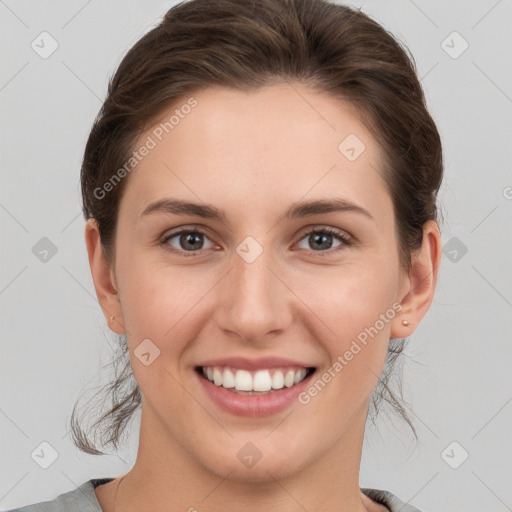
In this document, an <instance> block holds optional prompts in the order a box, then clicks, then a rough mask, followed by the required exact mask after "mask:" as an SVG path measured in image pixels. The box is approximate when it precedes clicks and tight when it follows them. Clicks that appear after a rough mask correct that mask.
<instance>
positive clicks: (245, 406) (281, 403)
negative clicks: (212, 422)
mask: <svg viewBox="0 0 512 512" xmlns="http://www.w3.org/2000/svg"><path fill="white" fill-rule="evenodd" d="M194 373H195V374H196V375H197V378H198V379H199V381H200V382H201V385H202V386H203V389H204V390H205V392H206V394H207V395H208V396H209V397H210V398H211V400H212V401H213V402H215V404H217V405H218V406H219V407H220V408H221V409H223V410H225V411H227V412H229V413H231V414H236V415H237V416H249V417H260V416H270V415H271V414H277V413H279V412H281V411H284V410H285V409H286V408H287V407H289V406H290V405H291V404H292V403H293V402H294V401H296V400H297V396H298V395H299V394H300V393H301V392H302V391H304V390H305V389H306V388H307V387H308V385H309V382H310V380H311V377H312V376H313V375H314V373H315V372H313V373H311V374H310V375H308V376H307V377H306V378H305V379H304V380H302V381H300V382H299V383H298V384H295V385H294V386H292V387H290V388H282V389H280V390H276V391H274V392H272V393H268V394H265V395H240V394H238V393H234V392H233V391H229V390H227V389H226V388H224V387H222V386H216V385H215V384H214V383H213V382H210V381H209V380H208V379H207V378H206V377H202V376H201V375H200V374H199V373H198V372H197V371H195V372H194Z"/></svg>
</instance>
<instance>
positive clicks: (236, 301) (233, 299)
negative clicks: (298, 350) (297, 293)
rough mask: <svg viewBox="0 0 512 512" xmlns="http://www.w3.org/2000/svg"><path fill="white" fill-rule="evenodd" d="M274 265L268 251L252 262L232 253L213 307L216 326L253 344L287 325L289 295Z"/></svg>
mask: <svg viewBox="0 0 512 512" xmlns="http://www.w3.org/2000/svg"><path fill="white" fill-rule="evenodd" d="M277 267H278V265H277V263H276V261H275V260H274V259H273V258H272V257H271V254H270V250H268V251H263V252H262V254H260V256H259V257H258V258H257V259H256V260H255V261H252V262H248V261H246V260H245V259H244V258H243V257H241V256H239V255H238V254H234V256H233V267H232V269H231V271H230V272H229V274H228V275H227V276H226V278H225V279H223V284H222V287H221V289H220V290H219V295H220V296H218V297H217V302H216V304H217V305H216V307H215V314H214V316H215V318H216V322H217V326H218V327H219V328H220V329H222V330H223V331H224V332H225V333H229V334H231V335H237V337H238V338H239V340H242V341H243V342H244V343H249V344H253V343H255V342H258V343H265V341H264V340H265V339H266V338H269V339H273V338H274V337H275V336H277V335H279V334H280V333H282V332H283V331H284V330H285V329H286V328H287V327H288V326H289V325H290V323H291V322H292V316H293V311H292V309H293V305H292V304H291V300H292V298H293V294H292V293H291V292H290V291H289V289H288V288H287V286H286V284H285V283H284V282H283V281H282V280H281V279H282V278H281V279H280V276H279V274H280V272H279V270H278V268H277ZM281 274H282V272H281ZM278 276H279V277H278Z"/></svg>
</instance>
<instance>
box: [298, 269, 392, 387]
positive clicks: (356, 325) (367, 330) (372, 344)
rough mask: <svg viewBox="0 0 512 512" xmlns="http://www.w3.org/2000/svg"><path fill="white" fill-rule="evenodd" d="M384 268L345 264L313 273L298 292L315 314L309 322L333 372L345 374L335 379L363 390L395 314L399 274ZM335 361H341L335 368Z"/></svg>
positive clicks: (375, 370)
mask: <svg viewBox="0 0 512 512" xmlns="http://www.w3.org/2000/svg"><path fill="white" fill-rule="evenodd" d="M384 267H385V265H379V264H375V262H374V265H373V266H371V265H353V266H350V267H348V266H347V267H344V268H340V269H337V270H335V271H333V272H330V273H329V274H325V275H324V276H323V277H321V276H319V275H317V276H316V277H317V279H313V280H308V282H309V287H308V286H302V289H300V290H297V295H299V296H300V297H303V298H304V302H305V303H306V304H307V305H308V307H309V308H310V309H311V310H312V311H313V312H314V314H315V316H314V318H315V320H313V321H312V324H311V325H316V326H317V327H316V330H315V337H316V338H317V339H318V340H319V341H320V342H321V344H322V348H323V349H324V350H325V351H327V353H328V355H329V360H330V361H331V367H330V368H331V371H332V372H334V374H336V376H338V375H341V374H343V377H342V378H338V379H336V380H337V381H338V383H341V382H342V381H343V382H344V384H343V386H344V387H347V386H349V387H350V388H352V389H360V390H361V392H363V393H366V392H367V391H368V390H370V389H371V388H372V386H373V385H374V384H375V383H376V381H377V378H378V377H377V376H378V375H380V372H381V370H382V366H383V364H384V361H385V357H386V353H387V348H388V342H389V337H390V330H391V322H392V320H393V318H394V317H395V316H396V307H397V304H396V303H395V298H396V295H395V291H396V279H397V276H396V275H395V273H394V272H393V270H392V269H389V268H388V269H385V268H384ZM384 270H387V271H384ZM312 283H314V284H315V286H311V285H312ZM393 305H395V307H393ZM335 361H338V362H339V364H338V365H337V366H336V368H333V365H334V362H335ZM340 361H341V362H340ZM340 365H341V366H340ZM323 370H326V368H324V369H323Z"/></svg>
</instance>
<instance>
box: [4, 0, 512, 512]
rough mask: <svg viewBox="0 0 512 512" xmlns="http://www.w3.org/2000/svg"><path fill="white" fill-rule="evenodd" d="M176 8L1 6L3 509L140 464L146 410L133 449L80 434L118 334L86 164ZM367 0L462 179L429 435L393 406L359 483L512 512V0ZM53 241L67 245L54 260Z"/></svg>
mask: <svg viewBox="0 0 512 512" xmlns="http://www.w3.org/2000/svg"><path fill="white" fill-rule="evenodd" d="M173 3H174V2H171V1H161V0H158V1H157V0H151V1H146V2H142V1H131V2H126V1H124V2H122V1H120V0H116V1H113V0H109V1H103V2H100V1H98V0H95V1H91V0H89V1H84V0H76V1H75V0H74V1H67V2H64V1H61V2H50V1H48V0H45V1H35V0H31V1H23V2H22V1H14V0H0V16H1V18H0V23H1V27H2V28H1V31H0V38H1V48H0V52H1V59H0V62H1V78H0V108H1V114H0V116H1V126H0V129H1V137H0V145H1V146H0V147H1V162H0V169H1V173H2V177H1V180H2V181H1V187H0V226H1V236H2V243H1V251H2V252H1V265H0V304H1V306H0V307H1V322H2V324H1V333H2V337H1V342H2V347H1V351H2V352H1V358H0V365H1V373H0V375H1V388H0V389H1V403H0V427H1V432H2V436H1V447H0V450H1V452H0V453H1V460H2V464H1V466H0V471H1V481H0V507H1V508H2V510H6V509H9V508H13V507H15V506H21V505H24V504H28V503H33V502H36V501H42V500H49V499H53V498H55V497H56V496H57V495H58V494H60V493H63V492H66V491H69V490H72V489H74V488H75V487H76V486H78V485H80V484H81V483H83V482H84V481H85V480H86V479H89V478H94V477H101V476H117V475H119V474H121V473H123V472H125V471H127V470H128V469H129V468H130V467H131V465H132V464H133V462H134V460H135V455H136V448H137V436H138V421H137V420H138V416H136V421H135V422H134V423H133V425H134V427H133V429H132V432H131V437H130V447H127V448H126V449H124V450H121V451H120V452H119V453H118V455H112V456H105V457H93V456H88V455H86V454H82V453H81V452H79V451H78V450H77V449H76V448H74V446H73V445H72V443H71V441H70V437H69V435H68V423H67V422H68V420H69V416H70V413H71V409H72V406H73V405H74V403H75V401H76V399H77V396H78V393H79V392H80V391H81V389H82V388H84V387H89V388H90V387H91V386H95V385H98V384H99V383H100V382H104V380H101V379H103V378H107V377H108V372H107V373H106V374H103V373H99V371H100V366H101V365H104V364H107V363H108V362H109V361H110V356H111V354H112V344H113V342H114V341H113V340H114V338H113V336H112V335H111V333H110V331H109V330H108V328H107V326H106V324H105V321H104V318H103V316H102V314H101V310H100V308H99V306H98V304H97V301H96V297H95V293H94V288H93V284H92V279H91V276H90V271H89V266H88V262H87V255H86V250H85V244H84V237H83V231H84V220H83V218H82V216H81V213H80V195H79V168H80V161H81V157H82V154H83V149H84V144H85V141H86V137H87V135H88V132H89V130H90V127H91V124H92V121H93V119H94V117H95V115H96V113H97V111H98V109H99V107H100V105H101V100H102V98H103V97H104V95H105V92H106V86H107V80H108V78H109V76H110V75H111V74H112V73H113V72H114V70H115V69H116V67H117V65H118V64H119V62H120V59H121V57H122V56H123V55H124V53H125V52H126V51H127V50H128V49H129V48H130V46H131V45H133V43H135V41H136V40H137V39H138V38H139V37H140V36H141V35H142V34H143V33H144V32H145V31H146V30H149V29H150V28H151V27H152V26H154V25H155V24H156V23H157V22H158V21H159V19H160V17H161V16H162V15H163V14H164V13H165V11H166V10H167V9H168V8H169V7H170V6H171V5H173ZM347 3H348V2H347ZM352 4H353V5H357V6H361V7H362V9H363V11H365V12H367V13H369V14H370V15H372V16H373V17H374V18H376V19H377V20H378V21H379V22H380V23H382V24H383V25H384V26H385V27H387V28H388V29H389V30H391V32H393V33H394V34H395V35H396V36H397V37H398V38H399V39H400V40H402V41H403V42H404V43H405V44H406V45H407V46H408V47H409V48H410V50H411V51H412V54H413V55H414V57H415V59H416V63H417V66H418V73H419V75H420V76H421V77H422V83H423V86H424V88H425V92H426V96H427V100H428V105H429V108H430V110H431V112H432V114H433V116H434V118H435V120H436V122H437V124H438V127H439V130H440V132H441V135H442V138H443V143H444V153H445V173H446V174H445V181H444V184H443V187H442V190H441V193H440V204H441V207H442V208H443V212H444V217H445V221H444V223H443V224H442V225H441V229H442V233H443V244H444V255H443V261H442V265H441V271H440V279H439V283H438V290H437V294H436V298H435V301H434V304H433V306H432V308H431V310H430V312H429V313H428V315H427V317H426V318H425V320H424V322H423V323H422V325H421V326H420V328H419V329H418V330H417V331H416V333H415V334H414V335H413V336H412V338H411V342H410V344H409V349H408V356H407V359H406V362H405V368H404V381H405V394H406V398H407V399H408V401H409V402H410V403H411V404H412V407H413V411H414V421H415V425H416V427H417V429H418V431H419V436H420V442H419V443H418V445H417V446H416V445H415V444H414V443H413V438H412V436H411V435H410V433H409V432H408V430H407V428H406V427H405V426H404V424H403V423H401V422H400V421H399V420H392V418H391V417H389V418H388V417H387V415H386V414H385V412H384V411H383V413H382V414H381V417H380V420H379V424H378V429H377V430H374V429H371V430H369V431H368V434H367V438H366V441H365V447H364V453H363V460H362V467H361V479H360V484H361V486H365V487H376V488H381V489H389V490H391V491H392V492H394V493H395V494H397V495H398V496H399V497H401V498H402V499H403V500H404V501H410V502H411V503H412V504H414V505H415V506H417V507H418V508H420V509H421V510H423V511H441V510H443V511H444V510H450V511H465V512H466V511H475V512H476V511H481V510H486V511H487V512H490V511H496V512H499V511H506V510H512V488H511V485H510V482H511V481H512V465H511V460H512V457H511V456H512V440H511V437H510V424H511V418H512V403H511V401H512V386H511V383H512V372H511V371H510V356H511V353H512V344H511V340H510V332H511V327H512V321H511V320H512V318H511V309H512V286H511V284H512V282H511V281H512V272H511V271H510V262H511V261H512V258H511V256H512V243H511V237H510V232H511V231H510V224H511V223H510V219H511V210H512V200H511V198H512V188H511V187H512V174H511V171H510V163H511V161H512V158H511V156H512V154H511V153H512V149H511V148H512V144H511V142H512V138H511V136H512V126H511V114H512V99H511V98H512V87H511V84H512V58H511V55H510V49H511V48H512V31H510V23H511V21H512V1H510V0H500V1H496V0H482V1H471V2H468V1H463V0H457V1H450V2H447V1H445V0H435V1H433V0H430V1H426V0H415V1H409V0H400V1H383V0H374V1H354V2H352ZM43 31H47V32H49V33H50V34H51V36H52V37H53V38H54V39H55V40H56V41H57V42H58V45H59V46H58V49H57V50H56V51H55V52H54V53H53V54H52V55H51V56H50V57H48V58H47V59H43V58H41V57H40V56H39V55H38V54H37V53H36V52H35V51H34V50H33V49H32V48H31V43H32V41H34V40H36V42H37V39H36V38H37V37H38V35H39V34H40V33H41V32H43ZM453 31H457V32H458V33H459V34H460V36H462V38H463V40H465V41H467V43H468V44H469V46H468V48H467V50H466V51H465V52H463V53H462V54H461V55H458V56H457V58H453V56H454V55H455V54H458V53H459V52H460V51H461V49H463V45H464V42H463V40H462V39H460V38H459V37H458V36H451V37H448V36H449V35H450V34H452V32H453ZM447 37H448V39H447ZM443 41H445V43H443ZM46 48H48V46H46ZM447 51H448V52H451V53H452V56H450V55H449V54H448V53H447ZM43 237H47V238H48V239H50V240H51V242H52V243H53V244H54V246H55V248H56V250H57V252H56V253H55V254H54V255H52V252H49V253H48V255H47V257H46V258H47V261H46V262H44V261H41V260H40V258H38V257H37V255H38V250H41V247H40V246H39V245H37V244H43V246H44V244H47V243H48V242H47V241H43V242H41V241H40V240H41V238H43ZM34 246H35V247H36V248H35V249H33V248H34ZM466 249H467V252H466V253H465V254H464V251H465V250H466ZM34 252H35V253H36V254H34ZM39 257H42V256H41V254H39ZM101 375H104V377H101V378H100V376H101ZM453 441H456V442H457V443H458V445H456V446H455V448H454V447H453V445H452V446H451V447H449V448H448V450H447V451H445V449H446V448H447V447H448V446H449V445H450V444H451V443H452V442H453ZM42 442H47V443H49V444H50V445H51V446H52V447H53V449H54V450H55V451H56V452H57V454H58V458H57V459H56V460H55V462H53V464H51V465H50V466H49V467H48V469H43V468H42V467H40V465H39V464H38V463H36V460H37V457H35V456H34V458H32V456H31V454H32V453H33V452H34V450H36V451H40V443H42ZM43 447H44V445H43ZM452 448H453V451H452ZM463 450H465V451H467V452H468V454H469V457H468V458H467V460H465V461H464V462H463V463H462V464H461V465H460V466H459V467H458V468H457V469H453V468H452V467H450V465H449V464H448V463H447V461H449V462H450V463H451V464H452V465H458V464H460V462H461V460H462V458H463V454H464V452H463ZM45 453H46V454H48V453H50V450H46V451H45ZM443 454H444V455H443ZM311 512H313V511H311Z"/></svg>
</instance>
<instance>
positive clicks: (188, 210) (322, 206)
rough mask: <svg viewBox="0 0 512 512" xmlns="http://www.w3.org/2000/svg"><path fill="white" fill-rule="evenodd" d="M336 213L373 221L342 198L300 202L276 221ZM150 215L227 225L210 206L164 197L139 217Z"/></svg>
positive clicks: (368, 215) (216, 210)
mask: <svg viewBox="0 0 512 512" xmlns="http://www.w3.org/2000/svg"><path fill="white" fill-rule="evenodd" d="M336 212H355V213H360V214H362V215H364V216H365V217H367V218H368V219H370V220H375V219H374V218H373V216H372V215H371V214H370V212H369V211H368V210H366V209H364V208H363V207H362V206H359V205H357V204H355V203H353V202H351V201H348V200H346V199H342V198H328V199H318V200H313V201H300V202H297V203H293V204H292V206H291V207H290V208H289V209H288V210H287V211H286V212H285V213H284V214H283V215H282V216H281V217H280V218H279V219H278V222H281V221H282V220H284V219H299V218H303V217H310V216H313V215H320V214H325V213H336ZM152 213H167V214H171V215H194V216H197V217H202V218H205V219H213V220H218V221H220V222H223V223H224V224H229V222H228V218H227V215H226V213H225V212H224V211H222V210H220V209H219V208H217V207H216V206H214V205H211V204H206V203H203V204H200V203H191V202H189V201H183V200H180V199H175V198H170V197H166V198H163V199H158V200H157V201H154V202H152V203H150V204H149V205H148V206H147V207H146V208H145V209H144V211H143V212H142V214H141V217H144V216H146V215H150V214H152Z"/></svg>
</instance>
